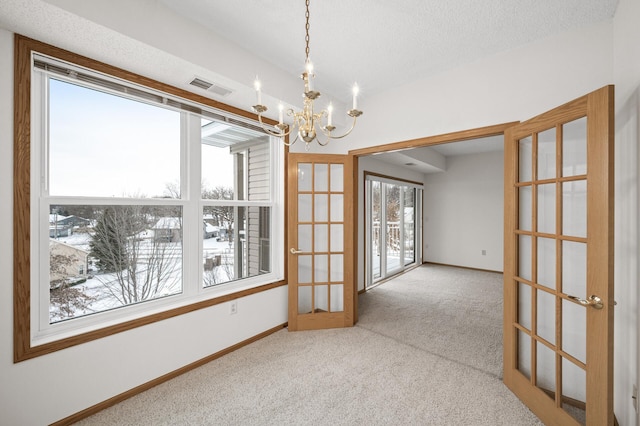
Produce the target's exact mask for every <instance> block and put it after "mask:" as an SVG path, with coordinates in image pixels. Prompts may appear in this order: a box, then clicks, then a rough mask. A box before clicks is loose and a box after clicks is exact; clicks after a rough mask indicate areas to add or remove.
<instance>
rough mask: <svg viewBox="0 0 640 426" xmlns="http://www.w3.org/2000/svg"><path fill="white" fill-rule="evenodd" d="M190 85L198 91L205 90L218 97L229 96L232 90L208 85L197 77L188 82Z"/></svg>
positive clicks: (211, 84)
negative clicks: (198, 89)
mask: <svg viewBox="0 0 640 426" xmlns="http://www.w3.org/2000/svg"><path fill="white" fill-rule="evenodd" d="M189 84H190V85H192V86H195V87H198V88H200V89H204V90H207V91H209V92H213V93H215V94H216V95H220V96H227V95H229V94H230V93H231V92H232V90H231V89H227V88H226V87H222V86H218V85H217V84H214V83H210V82H208V81H206V80H203V79H201V78H198V77H194V78H193V80H191V81H190V82H189Z"/></svg>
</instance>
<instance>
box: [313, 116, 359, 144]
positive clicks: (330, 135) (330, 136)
mask: <svg viewBox="0 0 640 426" xmlns="http://www.w3.org/2000/svg"><path fill="white" fill-rule="evenodd" d="M357 119H358V117H353V123H352V124H351V128H350V129H349V130H347V133H345V134H344V135H340V136H333V135H332V134H331V132H327V131H326V130H325V129H324V128H323V127H320V130H321V131H322V133H323V134H324V135H325V136H326V137H327V138H328V139H327V141H328V140H330V139H342V138H344V137H346V136H349V133H351V131H352V130H353V129H354V128H355V127H356V120H357ZM318 143H320V140H319V139H318ZM320 145H322V144H320ZM324 145H326V144H324ZM324 145H323V146H324Z"/></svg>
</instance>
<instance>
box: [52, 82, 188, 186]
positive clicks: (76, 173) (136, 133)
mask: <svg viewBox="0 0 640 426" xmlns="http://www.w3.org/2000/svg"><path fill="white" fill-rule="evenodd" d="M49 193H50V194H51V195H54V196H91V197H134V198H144V197H154V198H166V197H170V198H179V197H180V113H178V112H176V111H172V110H168V109H165V108H160V107H158V106H152V105H149V104H146V103H143V102H138V101H133V100H130V99H127V98H123V97H120V96H115V95H111V94H107V93H104V92H100V91H98V90H93V89H89V88H86V87H82V86H79V85H76V84H70V83H66V82H63V81H60V80H56V79H53V78H52V79H49Z"/></svg>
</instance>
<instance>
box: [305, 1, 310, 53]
mask: <svg viewBox="0 0 640 426" xmlns="http://www.w3.org/2000/svg"><path fill="white" fill-rule="evenodd" d="M306 4H307V12H306V13H305V14H304V16H305V18H306V20H307V23H306V25H305V31H306V36H305V38H304V41H305V42H306V48H305V51H304V52H305V55H306V59H307V61H309V0H307V3H306Z"/></svg>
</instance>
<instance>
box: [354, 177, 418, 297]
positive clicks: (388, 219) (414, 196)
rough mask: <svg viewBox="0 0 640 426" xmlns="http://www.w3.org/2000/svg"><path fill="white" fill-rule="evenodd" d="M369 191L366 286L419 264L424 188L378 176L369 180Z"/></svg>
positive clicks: (367, 197)
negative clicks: (421, 209)
mask: <svg viewBox="0 0 640 426" xmlns="http://www.w3.org/2000/svg"><path fill="white" fill-rule="evenodd" d="M378 179H379V180H378ZM365 188H366V198H365V201H366V203H365V214H366V231H365V232H366V259H367V263H366V265H365V267H366V271H365V277H366V280H365V285H366V286H370V285H374V284H376V283H377V282H379V281H381V280H384V279H386V278H388V277H389V276H391V275H393V274H396V273H399V272H402V271H403V270H404V269H405V268H406V267H409V266H412V265H415V264H416V263H417V262H418V261H419V258H420V253H421V251H420V248H421V244H422V242H421V241H422V240H421V224H420V220H419V219H420V216H421V212H420V205H421V200H422V189H421V188H417V187H416V186H415V185H412V184H407V183H404V182H402V181H392V182H389V179H387V178H377V177H367V179H366V186H365Z"/></svg>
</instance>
